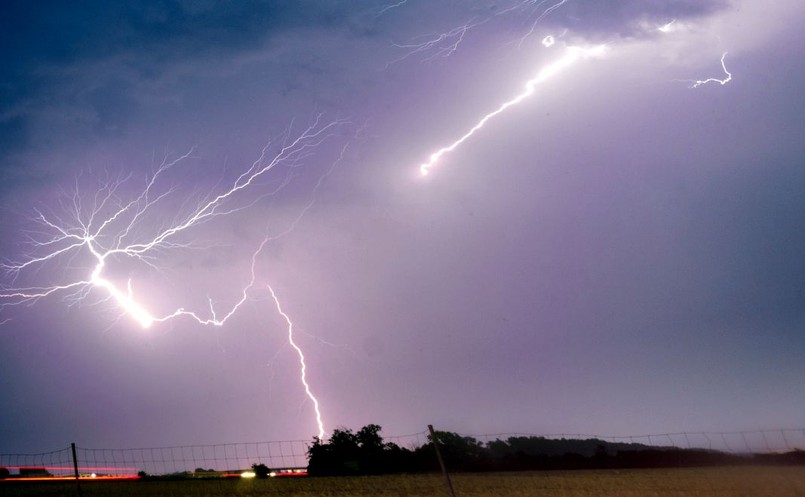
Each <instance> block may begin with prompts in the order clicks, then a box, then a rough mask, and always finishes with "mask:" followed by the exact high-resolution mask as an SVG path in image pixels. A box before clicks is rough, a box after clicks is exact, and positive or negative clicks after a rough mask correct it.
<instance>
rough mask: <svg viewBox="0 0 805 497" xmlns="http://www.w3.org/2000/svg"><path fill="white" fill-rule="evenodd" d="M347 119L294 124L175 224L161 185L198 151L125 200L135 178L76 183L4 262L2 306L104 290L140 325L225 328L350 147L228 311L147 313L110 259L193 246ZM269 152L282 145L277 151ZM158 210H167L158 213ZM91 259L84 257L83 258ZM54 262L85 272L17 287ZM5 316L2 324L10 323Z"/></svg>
mask: <svg viewBox="0 0 805 497" xmlns="http://www.w3.org/2000/svg"><path fill="white" fill-rule="evenodd" d="M345 124H346V121H340V120H337V121H332V122H329V123H323V122H322V121H321V115H319V116H317V117H316V118H315V119H314V120H313V121H312V122H311V123H310V124H309V125H308V126H307V127H306V128H305V129H304V130H303V131H302V132H301V133H300V134H298V135H296V138H291V135H290V133H291V128H290V127H289V129H288V130H287V131H286V134H285V136H284V138H283V140H282V142H281V144H280V145H279V146H277V147H274V146H273V145H272V144H271V143H269V144H267V145H266V146H265V147H264V148H263V150H262V152H261V154H260V157H259V158H258V159H257V160H255V161H254V162H253V163H252V164H251V166H250V167H249V168H248V169H247V170H246V171H244V172H243V173H241V174H240V175H239V176H237V178H236V179H235V180H234V181H233V182H231V183H230V184H229V185H228V187H226V188H225V189H223V191H221V192H220V193H217V194H215V195H211V196H209V197H207V198H206V199H204V200H202V201H200V202H199V203H198V205H197V206H196V207H195V208H193V209H191V210H190V211H189V212H187V213H185V214H184V215H183V216H181V217H178V218H177V219H175V220H174V222H169V223H167V224H163V225H162V226H158V227H156V228H155V227H154V225H155V223H156V222H157V221H159V222H161V223H164V221H162V218H164V210H165V209H166V208H167V207H168V201H169V199H170V197H171V196H172V194H174V193H175V191H176V190H175V189H174V188H173V187H170V188H166V187H164V186H161V182H162V179H163V178H164V177H165V176H166V175H167V173H168V172H169V171H170V170H171V169H173V168H174V167H176V166H177V165H179V164H180V163H182V162H184V161H186V160H188V159H190V158H191V157H192V154H193V151H192V150H191V151H190V152H188V153H187V154H185V155H182V156H180V157H178V158H177V159H175V160H172V161H168V160H167V159H165V160H163V161H162V163H161V164H160V165H159V166H158V167H157V169H156V171H155V172H154V173H153V174H152V175H151V176H150V177H147V178H146V181H145V185H144V187H143V188H142V190H141V191H140V193H139V194H138V195H136V196H134V197H133V198H131V196H129V199H128V200H125V196H124V195H123V193H122V190H123V186H124V185H126V184H127V182H128V181H129V180H130V179H131V175H129V176H127V177H123V178H121V177H118V178H117V179H115V180H111V181H110V180H109V178H108V177H107V178H105V179H104V180H103V181H100V180H98V182H99V188H98V189H97V190H96V191H95V193H94V194H91V195H82V193H81V191H80V188H79V185H78V181H76V186H75V190H74V191H73V192H72V194H65V195H63V196H62V198H61V199H60V207H61V211H59V212H56V213H52V212H45V211H39V210H38V211H36V217H35V218H34V220H35V222H36V225H37V226H38V227H39V228H38V229H37V230H35V231H32V232H30V233H28V234H27V237H28V243H29V244H30V245H31V246H32V251H31V253H30V254H29V255H28V256H26V258H24V259H23V260H21V261H6V262H4V263H2V264H0V268H2V269H3V270H4V271H5V273H6V275H7V276H8V277H9V279H10V283H9V284H3V285H2V287H0V311H2V310H3V309H5V308H7V307H9V306H16V305H21V304H34V303H36V302H38V301H39V300H41V299H44V298H47V297H50V296H53V295H59V294H61V295H63V297H64V299H65V301H67V302H68V303H69V304H74V303H76V302H80V301H84V300H86V299H87V298H88V297H89V296H90V294H91V293H93V291H95V292H96V293H97V292H100V295H101V296H102V297H101V301H110V302H112V303H113V304H114V305H115V307H116V308H118V309H120V311H121V315H123V316H128V317H130V318H131V319H132V320H133V321H135V322H136V323H138V324H139V325H140V326H141V327H142V328H144V329H147V328H150V327H151V326H153V325H154V324H155V323H162V322H165V321H169V320H171V319H174V318H178V317H186V318H190V319H192V320H194V321H196V322H197V323H199V324H202V325H211V326H223V325H224V324H225V323H226V322H227V321H228V320H229V319H230V318H231V317H232V316H233V315H235V314H236V312H237V311H238V310H239V309H240V308H241V306H242V305H243V304H244V303H245V302H247V300H248V299H249V296H250V293H251V292H252V291H253V290H254V288H255V286H256V283H257V279H258V278H257V271H256V264H257V260H258V257H259V255H260V254H261V253H262V251H263V250H264V248H265V247H266V246H267V244H268V243H269V242H270V241H272V240H275V239H277V238H278V237H280V236H282V235H284V234H287V233H289V232H290V231H292V230H293V229H294V228H295V227H296V225H297V223H298V222H299V221H300V220H301V218H302V217H303V216H304V214H305V213H306V212H307V211H308V210H309V209H310V208H311V207H312V206H313V203H314V202H315V199H316V193H317V191H318V189H319V188H320V187H321V185H322V183H323V181H324V180H325V179H326V178H327V177H328V176H329V175H330V174H331V173H332V171H333V170H334V168H335V167H336V166H337V165H338V164H339V163H340V162H341V161H342V160H343V158H344V154H345V152H346V150H347V147H348V145H344V146H343V147H342V148H341V152H340V155H339V156H338V159H337V160H336V161H335V162H333V163H332V164H331V165H330V167H329V169H328V170H327V171H326V172H325V174H324V175H322V176H320V177H319V180H318V182H317V183H316V185H315V187H314V189H313V193H312V195H311V198H310V200H309V201H308V203H307V204H306V205H305V206H304V207H303V209H302V211H301V213H300V214H299V215H298V216H297V217H296V218H295V219H294V220H293V221H292V222H291V224H290V227H289V228H287V229H286V230H285V231H283V232H281V233H279V234H277V235H274V236H266V237H265V238H264V239H263V241H262V242H261V243H260V244H259V245H258V247H257V248H256V250H254V251H253V253H252V257H251V271H250V278H249V280H248V282H247V284H246V285H245V286H243V288H242V289H241V291H240V295H239V297H238V298H237V299H236V302H235V303H234V304H232V305H231V307H230V308H229V310H228V311H226V312H224V313H221V312H219V310H218V309H216V306H215V305H214V304H213V301H212V299H210V300H209V309H208V311H206V312H205V313H201V312H196V311H191V310H186V309H184V308H178V309H175V310H173V311H171V312H168V313H166V314H161V315H157V314H156V313H154V312H153V311H151V310H149V309H148V308H147V307H146V306H145V305H144V304H143V303H142V302H141V301H139V300H138V299H137V298H136V297H135V292H134V289H133V288H134V285H133V283H132V280H131V279H128V281H127V283H126V285H125V287H123V286H121V285H120V284H118V283H115V282H114V281H113V279H112V278H110V277H109V276H107V273H108V272H109V265H110V264H119V263H120V262H121V261H124V260H133V261H135V262H140V263H143V264H145V265H146V266H147V267H150V268H152V269H154V270H157V271H158V270H159V268H158V267H157V260H158V258H159V257H160V256H161V255H163V254H164V253H165V252H168V251H172V250H178V249H187V248H191V247H192V244H191V243H189V242H185V241H182V239H181V235H185V234H189V233H192V230H193V229H194V228H196V227H199V226H202V225H204V224H206V223H209V222H211V221H213V220H215V219H218V218H220V217H222V216H228V215H232V214H234V213H237V212H240V211H242V210H244V209H247V208H249V207H251V206H253V205H254V204H255V203H256V202H257V201H258V200H259V199H261V198H263V197H264V196H267V195H272V194H274V193H276V192H277V191H278V190H279V189H281V188H282V187H283V186H285V185H286V184H287V183H288V181H289V177H286V179H285V180H284V181H282V182H281V183H280V186H279V187H277V188H276V189H275V190H274V191H270V192H267V193H266V192H262V193H260V192H259V191H258V195H257V197H256V199H254V198H253V199H251V200H245V201H244V200H243V199H242V198H241V197H243V195H245V192H246V191H247V190H254V189H256V188H258V186H259V185H260V183H261V181H262V179H263V178H262V177H263V176H265V175H267V173H269V172H270V171H272V170H273V169H275V168H277V167H280V166H283V167H289V168H293V167H296V166H298V165H300V164H301V163H302V161H304V160H305V159H307V158H308V157H309V156H310V155H311V154H312V153H313V150H314V149H315V148H316V147H318V146H319V145H321V144H322V143H323V142H324V141H325V140H327V139H328V138H329V137H331V136H332V135H333V133H334V131H335V128H337V127H339V126H343V125H345ZM271 150H276V153H274V154H273V155H272V154H271V153H270V152H271ZM160 208H161V209H162V211H163V212H160V211H159V210H160ZM85 261H86V262H85ZM53 265H57V266H61V267H62V270H61V272H62V273H66V272H67V271H68V269H69V270H74V268H75V267H79V268H81V267H84V266H86V269H85V270H86V273H83V271H84V269H81V270H80V271H81V272H82V273H83V274H84V276H82V277H77V278H74V279H72V280H70V279H69V278H68V281H66V282H64V283H59V284H52V285H48V286H17V281H18V279H21V278H22V277H24V276H26V275H28V274H29V273H33V275H37V274H40V273H44V272H49V270H50V269H52V266H53ZM269 290H270V291H271V295H272V297H273V298H274V301H275V303H276V306H277V310H278V311H279V313H280V314H281V315H282V316H283V317H284V318H285V319H286V321H287V322H288V325H289V328H288V341H289V343H290V344H291V346H292V347H293V349H294V350H295V351H296V353H297V354H298V356H299V361H300V367H301V374H300V379H301V382H302V385H303V386H304V390H305V393H306V395H307V396H308V398H310V399H311V400H312V402H313V406H314V409H315V414H316V423H317V426H318V429H319V436H320V437H322V436H323V423H322V417H321V411H320V409H319V403H318V400H317V399H316V397H315V396H314V395H313V393H312V391H311V388H310V385H309V383H308V381H307V366H306V364H305V358H304V354H303V352H302V349H301V348H300V347H299V346H298V345H297V344H296V342H295V341H294V335H293V325H292V323H291V320H290V318H289V317H288V315H287V314H286V313H284V312H283V310H282V308H281V307H280V304H279V301H278V299H277V297H276V295H275V293H274V290H273V289H272V288H271V287H270V286H269ZM8 321H9V319H3V320H2V322H0V324H3V323H6V322H8Z"/></svg>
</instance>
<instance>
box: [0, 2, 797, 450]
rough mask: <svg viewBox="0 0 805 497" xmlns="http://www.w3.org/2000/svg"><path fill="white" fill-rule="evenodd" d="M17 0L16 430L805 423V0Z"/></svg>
mask: <svg viewBox="0 0 805 497" xmlns="http://www.w3.org/2000/svg"><path fill="white" fill-rule="evenodd" d="M4 7H5V8H4V14H3V16H2V17H1V18H0V51H1V52H0V53H2V60H3V61H4V68H3V72H2V77H0V206H1V207H2V208H1V209H0V230H2V237H0V254H2V259H3V263H4V264H5V266H6V269H7V271H6V272H4V273H3V275H2V280H1V281H2V297H0V298H2V300H0V306H2V307H1V308H0V322H3V323H4V324H3V325H2V326H0V344H2V345H0V382H1V383H0V385H1V386H0V388H1V389H2V399H3V401H2V402H0V449H2V450H0V452H29V451H40V450H49V449H53V448H60V447H63V446H65V445H66V444H67V443H69V442H71V441H75V442H78V443H79V444H80V445H82V446H91V447H142V446H164V445H170V444H204V443H221V442H240V441H257V440H291V439H302V440H307V439H310V438H311V437H312V436H313V435H315V434H316V433H317V425H316V421H315V418H314V414H313V404H312V402H311V401H310V400H309V399H308V398H307V397H306V395H305V391H304V389H303V387H302V385H301V383H300V377H299V375H300V368H299V363H298V357H297V355H296V353H295V351H294V350H293V348H292V347H291V346H290V345H289V344H288V340H287V337H288V334H287V326H286V323H285V321H284V320H283V318H282V316H281V315H280V314H279V312H278V310H277V308H276V306H275V303H274V301H273V300H272V298H271V295H270V293H269V292H268V285H270V286H271V288H273V289H274V291H275V292H276V295H277V298H278V299H279V301H280V302H281V305H282V308H283V310H284V311H285V312H286V313H287V314H288V316H289V317H290V318H291V319H293V320H294V322H295V328H294V331H295V339H296V343H297V344H298V345H299V346H300V347H301V348H302V350H303V351H304V353H305V354H306V357H307V366H308V369H307V373H308V380H309V382H310V386H311V389H312V392H313V393H314V395H315V396H316V397H317V398H318V400H319V402H320V406H321V411H322V415H323V419H324V423H325V428H326V429H327V431H328V432H329V431H330V430H332V428H334V427H336V426H340V425H342V426H347V427H352V428H359V427H361V426H363V425H365V424H367V423H377V424H380V425H382V426H383V428H384V433H385V434H387V435H398V434H406V433H415V432H420V431H422V430H423V429H424V428H425V427H426V426H427V424H429V423H432V424H434V425H436V426H437V427H439V428H442V429H448V430H452V431H459V432H463V433H468V434H483V433H500V432H526V433H536V434H549V433H592V434H599V435H636V434H644V433H667V432H681V431H700V430H716V431H725V430H747V429H779V428H792V427H793V428H801V427H802V426H803V425H804V424H805V423H803V418H802V413H803V412H805V387H804V386H803V382H802V378H803V377H805V361H803V360H802V356H803V353H805V334H803V332H804V331H805V305H803V304H804V303H805V302H803V300H804V299H805V257H803V252H805V231H803V229H802V227H803V222H805V197H803V192H805V168H804V167H803V166H805V164H803V163H802V161H803V159H802V158H803V157H805V141H804V140H803V139H802V138H803V136H805V134H803V132H804V131H805V126H803V115H805V98H803V95H802V88H805V64H803V62H802V58H801V54H800V53H799V52H800V47H801V46H802V45H803V43H804V42H805V40H803V36H804V35H803V34H802V29H801V25H802V22H803V21H805V4H803V3H802V2H800V1H796V0H785V1H778V2H773V3H768V2H752V1H748V0H747V1H744V0H723V1H689V0H675V1H662V2H660V1H650V2H646V1H638V0H617V1H612V2H598V1H595V0H566V1H565V2H556V3H553V4H552V3H551V2H537V1H533V0H528V1H522V0H500V1H488V0H483V1H482V0H473V1H466V0H438V1H432V0H408V1H402V2H395V1H388V2H382V1H373V0H361V1H354V0H351V1H341V0H328V1H314V0H296V1H291V0H288V1H281V2H277V1H259V0H252V1H246V2H216V1H208V2H198V1H192V2H191V1H180V0H175V1H169V0H164V1H154V2H145V3H138V5H136V6H134V5H129V3H125V2H105V1H91V2H83V3H82V6H81V7H77V6H75V5H74V4H73V3H70V2H46V3H43V2H33V3H32V2H23V1H11V2H7V5H5V6H4ZM554 7H555V8H554ZM663 26H665V28H664V29H662V30H660V29H659V28H660V27H663ZM548 35H552V36H553V37H554V40H555V43H554V44H553V45H552V46H545V45H546V44H547V43H546V44H543V40H544V39H545V37H546V36H548ZM596 44H606V51H605V53H604V54H602V55H599V56H596V57H589V58H581V59H579V60H577V61H576V62H575V63H573V64H572V65H570V66H568V67H566V68H565V69H563V70H561V71H559V72H557V73H556V74H555V75H554V76H553V77H551V78H550V79H547V80H545V81H544V82H543V83H541V84H539V85H538V86H537V87H536V88H535V90H536V91H535V92H534V94H533V95H531V96H530V97H529V98H527V99H525V100H524V101H522V102H521V103H520V104H518V105H516V106H512V107H510V108H508V109H507V110H506V111H505V112H504V113H501V114H499V115H497V116H496V117H494V118H493V119H491V120H489V121H488V122H487V123H486V125H485V127H484V128H483V129H481V130H479V131H478V132H477V133H476V134H474V135H473V136H472V137H470V138H469V139H468V140H467V141H465V142H464V143H462V144H461V146H459V147H457V148H456V149H455V150H453V151H452V152H450V153H448V154H445V155H444V156H443V157H442V158H441V159H440V160H439V162H438V164H436V165H435V166H434V168H433V169H432V170H431V173H430V174H429V175H427V176H425V177H423V176H420V175H419V171H418V167H419V165H420V164H421V163H423V162H424V161H426V160H427V159H428V157H429V156H430V154H431V153H433V152H434V151H435V150H438V149H439V148H440V147H443V146H446V145H449V144H450V143H452V142H453V141H455V140H456V139H457V138H459V137H461V136H462V135H464V134H465V133H466V132H467V131H468V130H469V129H470V128H472V127H473V126H474V125H475V124H476V123H477V122H478V121H479V120H480V119H481V118H482V117H483V116H484V115H486V114H487V113H489V112H491V111H494V110H495V109H497V108H498V107H499V106H500V105H501V104H502V103H504V102H506V101H508V100H510V99H511V98H513V97H515V96H516V95H518V94H520V93H521V92H522V91H523V88H524V85H525V83H526V81H528V80H529V79H531V78H533V77H534V76H535V75H536V74H537V73H538V72H539V70H540V69H541V68H544V67H547V66H550V64H552V63H554V62H556V61H558V60H561V59H562V58H563V57H564V56H566V55H567V53H568V50H569V48H568V47H571V46H583V47H590V46H593V45H596ZM725 52H726V56H724V59H723V60H724V64H725V65H726V67H727V69H728V71H729V73H731V74H732V79H731V80H730V81H728V82H727V83H726V84H723V85H722V84H721V83H720V82H718V81H711V82H709V83H706V84H702V85H699V86H698V87H695V88H692V86H695V81H697V80H702V81H703V80H707V79H709V78H714V79H719V80H725V79H727V74H726V73H725V72H724V70H723V68H722V66H721V59H722V56H723V54H724V53H725ZM310 126H312V128H309V127H310ZM306 129H312V130H313V132H314V133H317V132H320V134H318V135H317V136H316V137H313V138H311V139H308V140H305V141H303V143H302V145H303V146H302V147H301V148H299V149H294V150H295V151H294V152H293V153H292V154H291V156H290V157H286V156H282V155H280V156H279V157H280V158H281V159H283V158H284V160H280V161H278V162H277V163H276V165H274V166H271V167H269V168H268V169H267V170H266V171H265V173H264V174H260V175H259V176H257V177H256V178H255V180H254V181H253V182H251V183H250V184H249V185H248V186H246V187H244V188H240V189H238V190H237V191H235V192H234V193H233V194H232V195H231V196H230V197H227V199H225V202H222V203H221V205H220V206H217V207H216V209H217V210H216V213H225V212H228V214H225V215H220V216H211V217H210V218H207V219H205V222H200V223H198V224H194V225H192V226H189V227H188V228H187V229H183V230H182V231H181V232H180V233H177V234H176V235H175V236H174V235H172V236H171V237H169V240H168V241H167V243H165V244H162V245H160V246H158V247H154V248H153V249H149V250H147V251H146V252H145V253H144V254H142V255H144V256H145V258H137V257H131V256H130V255H131V254H128V255H127V254H125V253H119V254H113V255H110V256H109V257H108V258H107V260H106V266H104V268H103V271H102V275H103V277H104V278H105V281H109V282H111V284H113V285H115V288H118V289H120V290H121V292H122V293H123V294H127V293H128V292H129V291H130V292H131V295H132V296H133V298H134V300H136V301H137V302H138V304H140V305H142V306H143V308H145V309H147V312H148V313H149V314H150V315H152V316H154V317H156V318H159V317H163V316H167V315H169V314H171V313H172V312H174V311H175V310H177V309H184V310H185V312H193V313H196V316H199V317H200V318H201V319H209V318H210V317H211V316H212V314H211V313H212V311H211V309H213V310H214V311H215V313H216V314H215V316H216V317H219V318H220V317H222V316H223V315H225V314H226V313H227V312H229V310H231V309H232V308H233V306H235V305H237V303H238V302H239V299H240V298H241V296H242V295H243V292H244V288H245V287H247V286H248V285H249V284H250V282H252V279H251V271H252V268H253V269H254V280H253V284H252V285H251V286H250V287H248V289H247V291H246V299H245V301H244V302H243V304H242V305H241V306H240V307H239V308H238V309H237V312H236V313H235V314H233V315H232V316H231V317H230V318H228V319H227V321H226V322H225V324H224V325H223V326H210V325H203V324H200V323H198V322H197V320H195V319H193V318H192V317H191V316H187V315H182V316H179V317H177V318H175V319H171V320H167V321H165V322H155V323H153V325H152V326H150V327H149V328H147V329H144V328H143V327H142V326H140V325H139V324H138V322H137V321H136V320H135V319H133V318H132V316H131V315H129V314H127V313H125V312H124V310H123V309H122V308H121V305H120V303H119V302H118V301H116V300H115V299H114V298H112V297H110V291H109V289H107V288H103V287H101V286H99V285H93V284H91V283H88V284H84V285H79V286H74V287H71V289H69V290H60V291H55V292H53V293H51V294H49V295H48V296H46V297H44V298H41V299H34V300H30V299H28V300H26V299H24V298H20V297H19V296H15V294H17V293H19V290H24V291H25V292H27V293H29V294H30V293H37V292H42V291H43V290H42V289H46V288H53V287H55V286H58V285H69V284H71V283H74V282H81V281H85V282H89V281H90V278H91V274H92V272H93V269H94V268H95V266H96V264H97V259H96V258H94V256H93V254H92V252H91V251H90V247H95V249H96V250H102V251H103V250H110V249H112V248H114V247H115V246H117V247H118V248H119V247H120V246H121V245H122V246H129V245H136V244H141V243H146V242H148V241H150V240H153V239H154V238H155V237H156V236H157V235H158V234H159V233H161V232H163V231H164V230H165V229H168V228H170V227H171V226H177V225H179V224H181V223H183V222H184V221H186V220H187V219H189V218H190V217H191V216H192V215H193V214H194V213H196V212H198V209H199V208H200V206H203V205H205V204H206V202H209V201H210V200H211V199H214V198H215V197H216V196H217V195H221V194H223V193H226V192H228V191H230V190H232V189H233V187H234V186H235V185H239V184H242V182H241V183H238V178H239V176H240V175H241V174H244V173H246V174H247V175H249V174H251V173H254V172H255V171H258V170H261V168H265V166H266V165H270V164H271V159H272V158H274V157H278V155H277V154H282V148H283V146H287V145H290V144H291V143H292V142H293V141H294V140H295V139H296V138H298V137H300V136H301V135H302V134H303V133H304V132H305V130H306ZM185 155H188V156H187V157H186V158H184V159H182V160H180V161H179V162H177V163H176V164H175V165H174V166H172V167H171V168H170V169H168V170H163V173H160V174H158V175H156V180H155V181H153V184H152V186H151V188H150V190H149V194H148V196H147V197H144V196H142V194H143V192H144V191H145V190H146V188H148V185H149V182H150V181H151V180H152V179H153V178H154V177H155V173H156V171H157V170H158V169H159V167H160V165H161V164H167V163H172V161H174V160H176V159H178V158H180V157H182V156H185ZM261 157H262V159H261ZM255 168H256V169H255ZM110 185H112V186H110ZM104 199H106V201H105V202H104ZM137 199H140V201H139V202H138V203H136V204H133V207H131V208H130V209H129V210H126V211H125V213H124V214H121V215H120V216H119V217H114V213H115V212H117V211H118V210H120V209H122V207H123V206H125V205H127V204H129V203H130V202H133V201H135V200H137ZM143 199H147V200H143ZM149 202H150V204H149ZM145 205H148V208H147V209H146V208H145V207H144V206H145ZM216 205H217V204H216ZM137 209H140V214H139V215H134V214H133V212H136V211H137ZM40 214H41V216H42V217H41V218H40V217H39V216H40ZM38 218H39V222H37V219H38ZM42 220H46V222H47V223H50V224H49V225H48V224H43V221H42ZM107 220H111V222H109V223H108V224H107V225H106V226H105V228H104V229H103V232H102V233H96V231H95V230H97V229H99V227H100V226H102V225H103V223H104V221H107ZM82 223H83V224H82ZM82 225H83V227H84V228H86V229H88V232H93V233H96V234H97V235H98V237H97V239H92V240H90V241H87V240H81V242H83V245H80V246H75V247H73V248H71V249H69V250H65V251H64V252H63V253H61V255H60V256H58V257H53V258H50V259H47V260H42V261H39V262H33V263H31V264H28V265H25V266H24V267H23V268H21V270H19V271H14V270H8V269H9V267H13V266H20V265H22V264H25V263H27V262H30V261H32V260H33V259H36V258H42V257H44V256H45V255H47V254H49V253H53V252H56V251H59V250H61V249H65V248H66V247H67V246H68V245H69V243H70V240H75V239H63V240H60V241H54V237H58V236H59V233H60V231H59V230H63V232H64V233H69V234H76V233H81V232H82V231H81V229H82ZM124 233H125V234H124ZM266 238H268V239H269V241H268V243H267V244H265V246H264V247H263V249H262V250H261V251H259V252H257V250H258V248H259V247H260V245H261V242H263V241H264V240H266ZM48 241H51V242H53V243H48V244H47V245H45V246H37V243H39V244H41V243H43V242H48ZM115 244H117V245H115ZM36 289H39V290H36Z"/></svg>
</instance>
